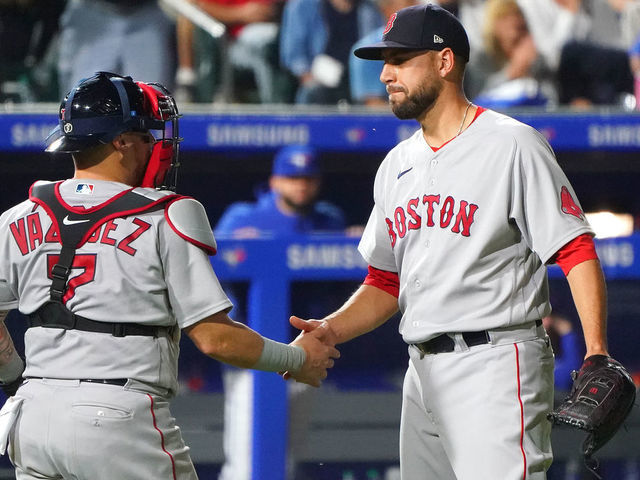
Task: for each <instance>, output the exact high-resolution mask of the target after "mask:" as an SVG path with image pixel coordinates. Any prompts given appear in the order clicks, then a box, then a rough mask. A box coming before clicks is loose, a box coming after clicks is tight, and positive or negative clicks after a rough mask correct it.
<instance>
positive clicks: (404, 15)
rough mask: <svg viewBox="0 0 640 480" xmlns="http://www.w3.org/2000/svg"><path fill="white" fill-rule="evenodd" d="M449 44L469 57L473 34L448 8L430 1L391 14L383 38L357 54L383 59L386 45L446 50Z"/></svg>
mask: <svg viewBox="0 0 640 480" xmlns="http://www.w3.org/2000/svg"><path fill="white" fill-rule="evenodd" d="M447 47H449V48H450V49H451V50H452V51H453V53H454V54H455V55H460V56H461V57H463V58H464V59H465V60H467V61H469V38H468V37H467V32H465V30H464V27H463V26H462V24H461V23H460V21H459V20H458V19H457V18H456V17H455V15H453V14H451V13H449V12H448V11H446V10H445V9H444V8H442V7H439V6H437V5H434V4H431V3H429V4H426V5H416V6H412V7H407V8H403V9H402V10H398V11H397V12H396V13H394V14H393V15H391V17H389V21H388V22H387V26H386V28H385V29H384V32H383V33H382V41H381V42H378V43H374V44H373V45H367V46H365V47H360V48H357V49H356V50H355V52H354V54H355V55H356V57H360V58H364V59H365V60H382V50H383V49H385V48H402V49H405V50H442V49H444V48H447Z"/></svg>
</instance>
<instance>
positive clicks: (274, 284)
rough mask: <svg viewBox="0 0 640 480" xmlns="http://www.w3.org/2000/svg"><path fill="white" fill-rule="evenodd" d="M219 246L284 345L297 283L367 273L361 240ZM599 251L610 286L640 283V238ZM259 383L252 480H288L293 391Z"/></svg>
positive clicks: (268, 378) (267, 377)
mask: <svg viewBox="0 0 640 480" xmlns="http://www.w3.org/2000/svg"><path fill="white" fill-rule="evenodd" d="M218 240H219V241H218V254H217V255H216V256H214V257H211V263H212V265H213V268H214V270H215V271H216V274H217V275H218V277H219V278H220V280H221V281H230V282H231V281H247V282H249V285H250V286H249V292H248V297H247V304H248V320H249V325H250V326H251V327H252V328H254V329H255V330H257V331H259V332H260V333H262V334H263V335H265V336H267V337H270V338H274V339H277V340H280V341H284V342H288V326H287V320H288V317H287V315H288V313H287V307H286V305H288V299H289V291H290V286H291V283H292V282H294V281H304V280H326V281H332V280H333V281H340V280H361V279H363V278H364V276H365V275H366V272H367V265H366V263H365V262H364V260H363V259H362V257H361V256H360V254H359V253H358V251H357V244H358V241H359V240H358V239H357V238H352V237H342V236H325V235H317V236H305V237H284V238H283V237H278V238H277V239H274V238H262V239H252V240H229V239H222V238H221V239H218ZM596 248H597V250H598V255H599V257H600V259H601V262H602V264H603V268H604V271H605V276H606V278H607V280H619V279H640V233H638V234H634V235H632V236H630V237H624V238H615V239H603V240H596ZM549 276H550V277H561V276H562V272H561V271H560V269H559V268H558V267H555V266H553V267H550V268H549ZM327 313H328V312H327ZM274 320H275V321H274ZM253 375H254V409H253V411H254V418H253V449H252V462H253V465H252V468H253V475H252V477H253V478H254V479H255V480H260V479H265V478H285V465H286V442H287V411H288V410H287V395H286V385H285V382H283V381H282V380H281V379H280V378H279V377H278V376H277V375H275V374H273V373H268V372H254V374H253Z"/></svg>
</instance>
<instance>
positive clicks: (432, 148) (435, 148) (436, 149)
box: [429, 105, 487, 152]
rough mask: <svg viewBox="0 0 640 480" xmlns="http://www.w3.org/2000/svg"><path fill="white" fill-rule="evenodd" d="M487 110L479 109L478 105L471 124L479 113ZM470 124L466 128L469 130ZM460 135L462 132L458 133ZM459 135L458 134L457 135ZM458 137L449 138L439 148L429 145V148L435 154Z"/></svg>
mask: <svg viewBox="0 0 640 480" xmlns="http://www.w3.org/2000/svg"><path fill="white" fill-rule="evenodd" d="M486 111H487V109H486V108H484V107H481V106H480V105H478V108H477V109H476V114H475V115H474V116H473V119H472V120H471V123H473V122H475V121H476V118H478V117H479V116H480V114H481V113H483V112H486ZM471 123H470V124H469V125H468V126H467V128H469V126H471ZM460 133H462V132H460ZM458 135H459V134H458ZM458 135H456V136H455V137H453V138H450V139H449V140H447V141H446V142H444V143H443V144H442V145H440V146H439V147H432V146H431V145H429V147H431V150H433V151H434V152H437V151H438V150H440V149H441V148H442V147H444V146H445V145H446V144H447V143H449V142H450V141H452V140H453V139H454V138H456V137H457V136H458Z"/></svg>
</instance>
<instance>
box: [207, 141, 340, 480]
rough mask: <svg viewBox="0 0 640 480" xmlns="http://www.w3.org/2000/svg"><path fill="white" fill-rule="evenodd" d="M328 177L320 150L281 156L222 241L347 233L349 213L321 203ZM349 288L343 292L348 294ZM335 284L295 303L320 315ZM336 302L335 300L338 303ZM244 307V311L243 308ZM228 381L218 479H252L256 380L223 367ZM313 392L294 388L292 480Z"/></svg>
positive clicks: (231, 219)
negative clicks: (265, 183)
mask: <svg viewBox="0 0 640 480" xmlns="http://www.w3.org/2000/svg"><path fill="white" fill-rule="evenodd" d="M321 176H322V174H321V171H320V159H319V158H318V156H317V154H316V152H315V150H313V149H312V148H310V147H307V146H302V145H289V146H286V147H284V148H282V149H281V150H279V151H278V153H277V154H276V155H275V157H274V160H273V167H272V170H271V176H270V177H269V187H270V188H269V190H268V191H264V192H260V194H259V195H258V199H257V202H255V203H247V202H238V203H234V204H233V205H231V206H230V207H229V208H228V209H227V210H225V212H224V213H223V215H222V217H221V218H220V220H219V222H218V224H217V225H216V227H215V230H214V232H215V235H216V237H220V238H222V237H224V236H227V237H230V238H236V239H238V238H258V237H260V236H263V235H270V236H274V237H286V236H291V235H301V234H308V233H311V232H324V233H327V232H334V233H342V232H344V231H345V227H346V222H345V218H344V214H343V213H342V211H341V210H340V209H339V208H338V207H337V206H335V205H332V204H330V203H328V202H325V201H318V200H317V197H318V194H319V192H320V187H321V182H322V178H321ZM343 289H344V288H341V289H340V292H342V290H343ZM225 290H227V292H228V294H229V297H230V298H231V299H232V300H233V303H234V310H233V312H232V314H233V315H234V318H235V319H236V320H237V321H241V320H242V319H243V318H244V317H245V314H244V312H243V311H242V309H241V306H242V302H240V301H238V299H237V298H233V296H234V295H236V294H238V296H239V294H240V293H241V292H238V291H237V289H234V288H233V286H229V287H227V286H226V285H225ZM336 290H338V289H337V288H335V286H328V285H327V286H326V288H325V289H324V291H323V293H322V294H320V295H319V294H318V293H317V292H316V291H315V290H311V289H307V290H305V291H304V292H301V294H298V295H296V296H295V298H292V301H293V302H294V305H300V306H301V308H303V309H304V310H303V311H304V312H306V314H308V315H311V316H316V315H320V312H324V311H326V310H327V309H329V308H331V307H330V306H329V305H331V306H333V307H335V306H337V305H339V303H338V301H339V300H338V299H340V298H342V297H343V293H338V292H337V291H336ZM334 299H335V301H331V300H334ZM239 307H240V311H239V312H238V311H237V309H238V308H239ZM222 378H223V382H224V421H225V425H224V437H223V448H224V455H225V462H224V465H223V466H222V469H221V472H220V476H219V479H218V480H250V479H251V437H252V432H251V418H252V414H251V409H252V406H253V379H252V375H251V372H249V371H247V370H240V369H237V368H233V367H230V368H223V370H222ZM311 390H312V389H311V388H310V387H308V386H307V385H303V384H293V385H290V388H289V399H290V404H289V405H290V410H289V420H290V421H289V442H288V446H289V449H288V462H287V467H288V468H287V478H289V479H291V480H294V479H295V478H298V476H299V475H300V474H299V473H296V467H297V465H296V464H297V459H298V458H299V456H300V453H301V451H302V450H303V448H304V447H305V446H306V442H305V439H306V434H307V430H308V428H307V427H308V422H309V415H308V410H309V408H311V407H310V403H311V400H312V399H313V397H312V395H311V394H312V392H311Z"/></svg>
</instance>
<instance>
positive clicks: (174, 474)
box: [147, 393, 177, 480]
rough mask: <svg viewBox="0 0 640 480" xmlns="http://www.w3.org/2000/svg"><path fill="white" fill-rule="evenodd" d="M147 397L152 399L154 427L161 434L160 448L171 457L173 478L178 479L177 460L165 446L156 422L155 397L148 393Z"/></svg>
mask: <svg viewBox="0 0 640 480" xmlns="http://www.w3.org/2000/svg"><path fill="white" fill-rule="evenodd" d="M147 397H149V400H150V401H151V405H150V406H149V411H150V412H151V418H153V428H155V429H156V431H157V432H158V433H159V434H160V448H162V451H163V452H164V453H166V454H167V455H168V456H169V459H170V460H171V469H172V470H173V480H176V478H177V477H176V462H175V460H174V459H173V455H171V454H170V453H169V452H168V451H167V449H166V448H165V447H164V435H163V434H162V430H160V429H159V428H158V424H157V423H156V414H155V413H154V411H153V397H152V396H151V395H149V394H148V393H147Z"/></svg>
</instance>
